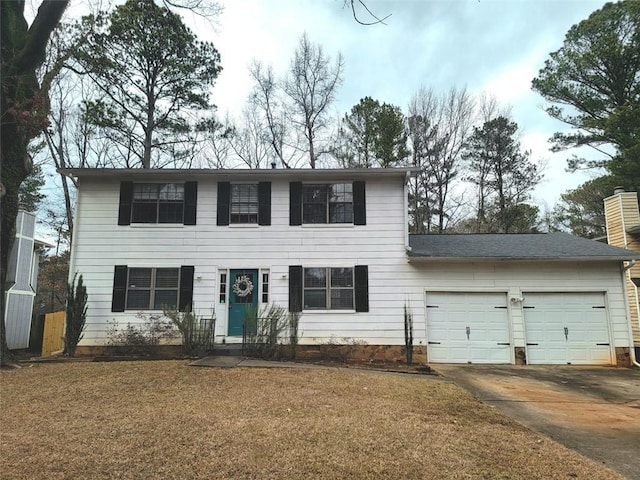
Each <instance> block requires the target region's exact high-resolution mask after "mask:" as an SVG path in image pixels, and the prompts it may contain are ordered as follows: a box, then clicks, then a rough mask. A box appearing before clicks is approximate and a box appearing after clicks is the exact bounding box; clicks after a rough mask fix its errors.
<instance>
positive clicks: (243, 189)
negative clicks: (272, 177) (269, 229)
mask: <svg viewBox="0 0 640 480" xmlns="http://www.w3.org/2000/svg"><path fill="white" fill-rule="evenodd" d="M229 224H254V225H255V224H257V225H271V182H258V183H231V182H218V205H217V215H216V225H218V226H221V225H229Z"/></svg>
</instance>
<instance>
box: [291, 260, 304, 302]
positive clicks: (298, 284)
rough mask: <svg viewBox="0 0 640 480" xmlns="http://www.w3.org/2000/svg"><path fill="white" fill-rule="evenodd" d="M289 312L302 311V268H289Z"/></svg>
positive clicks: (297, 266)
mask: <svg viewBox="0 0 640 480" xmlns="http://www.w3.org/2000/svg"><path fill="white" fill-rule="evenodd" d="M289 311H290V312H301V311H302V266H300V265H291V266H289Z"/></svg>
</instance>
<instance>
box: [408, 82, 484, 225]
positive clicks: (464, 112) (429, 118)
mask: <svg viewBox="0 0 640 480" xmlns="http://www.w3.org/2000/svg"><path fill="white" fill-rule="evenodd" d="M473 112H474V100H473V99H472V97H471V96H470V94H469V93H468V92H467V90H466V88H463V89H457V88H452V89H451V90H449V92H447V93H446V94H442V95H438V94H436V93H435V92H434V91H433V90H431V89H426V88H424V87H422V88H420V90H418V92H417V93H416V94H415V95H414V96H413V98H412V99H411V102H410V104H409V137H410V140H411V143H412V150H413V154H412V162H413V165H414V166H416V167H418V168H420V173H419V175H418V178H417V179H416V187H417V189H416V192H415V198H414V202H419V201H420V195H424V197H423V199H422V201H423V202H426V203H427V205H424V204H423V205H422V206H421V208H420V209H419V210H420V211H419V212H417V213H415V214H414V215H416V214H417V215H418V216H419V217H420V218H419V219H417V218H414V222H413V228H414V229H416V231H418V232H421V231H425V230H426V232H431V231H436V232H438V233H440V232H443V231H444V230H445V229H446V227H447V224H448V221H449V214H448V210H449V209H448V207H449V204H450V202H451V200H452V199H451V198H450V195H451V189H452V185H453V183H454V180H456V179H457V178H458V177H459V173H460V168H461V167H462V164H461V163H462V162H461V153H462V149H463V146H464V144H465V141H466V139H467V136H468V135H469V132H470V130H471V126H472V124H473ZM454 203H456V204H457V203H459V202H458V201H455V202H454ZM418 220H419V222H420V224H418Z"/></svg>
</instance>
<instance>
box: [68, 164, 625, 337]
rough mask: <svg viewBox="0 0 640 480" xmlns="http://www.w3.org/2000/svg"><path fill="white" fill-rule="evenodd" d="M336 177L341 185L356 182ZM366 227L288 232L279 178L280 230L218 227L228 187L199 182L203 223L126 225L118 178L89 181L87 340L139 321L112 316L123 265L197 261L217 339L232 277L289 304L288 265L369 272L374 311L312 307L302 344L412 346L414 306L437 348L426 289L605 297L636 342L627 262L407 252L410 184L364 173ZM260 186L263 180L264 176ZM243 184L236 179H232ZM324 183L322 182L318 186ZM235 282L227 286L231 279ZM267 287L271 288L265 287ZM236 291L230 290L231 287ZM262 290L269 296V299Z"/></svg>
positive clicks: (620, 327)
mask: <svg viewBox="0 0 640 480" xmlns="http://www.w3.org/2000/svg"><path fill="white" fill-rule="evenodd" d="M339 175H340V172H336V178H335V181H333V183H348V181H349V179H345V178H340V177H339ZM364 179H365V181H366V214H367V224H366V225H359V226H354V225H352V224H348V223H347V224H320V225H309V224H306V225H303V226H302V227H299V226H298V227H296V226H293V227H292V226H290V225H289V220H290V219H289V205H290V197H289V182H291V181H297V180H299V178H295V177H293V176H292V177H286V176H284V175H283V176H274V177H272V178H271V181H272V184H271V225H269V226H268V227H262V226H257V225H239V226H237V227H236V228H228V227H226V226H225V227H222V226H217V225H216V215H217V181H218V179H215V180H214V179H213V178H211V177H202V178H199V179H198V212H197V216H198V223H197V225H193V226H189V227H185V226H183V225H174V224H171V225H167V224H165V225H162V224H143V225H131V226H126V227H118V226H117V220H118V203H119V181H115V180H114V181H110V180H107V179H100V180H95V181H94V180H89V179H86V178H81V179H80V191H79V194H78V207H77V217H76V231H75V232H74V237H73V242H74V246H73V251H72V265H71V271H72V272H78V273H81V274H83V276H84V281H85V284H86V286H87V290H88V294H89V310H88V317H87V328H86V331H85V336H84V339H83V340H82V343H81V345H94V344H98V345H99V344H103V343H104V342H105V340H106V339H105V333H104V332H105V329H106V322H107V321H111V320H112V319H114V318H115V319H116V320H117V321H118V322H119V323H120V324H123V325H126V323H127V322H132V323H134V322H136V321H137V320H136V318H135V315H134V314H133V312H124V313H120V312H111V298H112V290H113V268H114V265H127V266H128V267H129V268H141V267H142V268H144V267H149V266H150V265H152V266H154V267H155V268H175V266H176V265H194V266H195V271H196V274H195V275H196V276H195V278H194V289H193V308H194V313H196V314H198V315H202V316H205V317H207V318H208V317H210V316H211V312H212V309H213V310H215V315H216V318H217V322H216V334H217V336H218V337H221V336H224V335H225V334H226V332H227V308H228V294H229V292H228V291H226V292H225V291H223V290H221V288H222V287H221V275H223V274H227V273H228V272H229V270H231V269H255V270H258V271H259V272H262V271H264V272H267V271H268V273H269V283H268V290H269V291H268V301H269V302H270V303H276V304H278V305H281V306H284V307H286V306H287V305H288V300H289V279H288V274H289V266H290V265H302V266H303V267H304V268H344V267H350V266H353V265H367V266H368V283H369V285H368V293H369V311H368V312H354V311H353V310H349V311H346V310H345V311H342V310H335V311H331V310H305V311H304V312H303V314H302V316H301V318H300V326H299V332H300V335H301V338H300V343H301V344H317V343H321V342H325V343H326V342H327V341H330V340H331V339H332V338H333V339H334V340H335V339H336V338H337V339H342V338H348V339H357V340H363V341H365V342H367V343H368V344H370V345H404V324H403V309H404V306H405V305H407V306H408V308H409V309H410V310H411V312H412V314H413V318H414V345H416V346H426V342H427V325H426V308H425V302H426V292H430V293H436V292H496V293H500V294H502V295H506V297H507V299H509V298H511V297H519V296H522V292H554V291H555V292H558V291H563V290H566V289H567V288H568V287H569V286H570V289H571V290H572V291H576V292H579V291H583V292H588V291H590V292H594V291H600V292H605V293H606V302H607V303H606V306H607V312H608V318H609V323H610V331H611V342H612V344H613V346H615V347H628V346H629V333H628V324H627V320H626V307H625V299H624V295H623V289H622V275H621V272H620V266H619V265H618V264H617V263H616V262H575V261H571V262H468V261H465V262H424V263H409V262H408V261H407V256H406V253H405V226H406V223H405V198H404V190H403V182H404V179H403V178H400V177H394V178H389V177H384V178H374V177H365V178H364ZM256 180H259V181H262V180H264V178H260V179H256ZM232 183H233V181H232ZM317 183H321V182H317ZM227 282H228V278H227V279H226V280H225V282H223V284H226V283H227ZM259 283H260V284H261V285H260V286H261V290H262V283H263V282H259ZM227 288H228V287H227ZM259 293H260V295H262V291H261V292H259ZM508 305H509V308H508V318H509V331H510V335H511V341H512V345H511V348H512V349H513V348H514V347H523V348H524V347H525V343H526V341H525V329H524V318H523V310H522V303H511V302H509V304H508Z"/></svg>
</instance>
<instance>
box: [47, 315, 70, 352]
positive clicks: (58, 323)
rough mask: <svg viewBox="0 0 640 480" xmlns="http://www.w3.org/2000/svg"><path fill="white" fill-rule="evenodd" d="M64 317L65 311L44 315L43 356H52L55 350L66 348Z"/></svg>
mask: <svg viewBox="0 0 640 480" xmlns="http://www.w3.org/2000/svg"><path fill="white" fill-rule="evenodd" d="M64 317H65V312H55V313H47V314H46V315H45V316H44V334H43V335H42V356H43V357H50V356H51V354H52V353H53V352H58V351H60V350H62V349H63V348H64V338H63V337H64Z"/></svg>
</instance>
